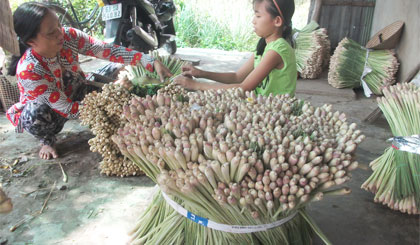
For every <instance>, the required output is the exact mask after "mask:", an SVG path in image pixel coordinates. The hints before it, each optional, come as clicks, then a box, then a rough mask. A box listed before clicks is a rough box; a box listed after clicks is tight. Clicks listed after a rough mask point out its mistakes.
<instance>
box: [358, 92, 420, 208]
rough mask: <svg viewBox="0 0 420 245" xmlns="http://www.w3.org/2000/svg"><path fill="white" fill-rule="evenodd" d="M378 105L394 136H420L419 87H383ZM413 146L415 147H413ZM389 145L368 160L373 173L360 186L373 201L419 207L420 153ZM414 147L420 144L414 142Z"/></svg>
mask: <svg viewBox="0 0 420 245" xmlns="http://www.w3.org/2000/svg"><path fill="white" fill-rule="evenodd" d="M383 92H384V97H381V98H378V104H379V107H380V108H381V110H382V112H383V113H384V115H385V118H386V119H387V121H388V123H389V125H390V127H391V131H392V134H393V135H394V136H403V137H408V136H412V135H420V89H419V88H418V87H416V86H415V85H414V84H397V85H395V86H391V87H388V88H385V89H384V90H383ZM414 147H416V146H414ZM396 148H397V147H396V146H394V147H388V148H387V149H386V150H385V153H384V154H383V155H382V156H380V157H379V158H377V159H375V160H374V161H372V162H371V163H370V166H371V167H372V170H373V174H372V175H371V176H370V177H369V178H368V179H367V180H366V182H365V183H363V185H362V188H363V189H365V190H368V191H371V192H373V193H374V194H375V199H374V200H375V202H380V203H382V204H384V205H387V206H388V207H389V208H391V209H394V210H399V211H400V212H403V213H408V214H419V213H420V212H419V210H420V177H419V173H420V155H419V154H418V153H417V154H416V153H412V152H407V151H403V150H397V149H396ZM417 148H420V144H419V143H417Z"/></svg>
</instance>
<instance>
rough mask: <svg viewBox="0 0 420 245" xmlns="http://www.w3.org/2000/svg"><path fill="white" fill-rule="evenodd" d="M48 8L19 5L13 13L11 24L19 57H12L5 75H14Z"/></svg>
mask: <svg viewBox="0 0 420 245" xmlns="http://www.w3.org/2000/svg"><path fill="white" fill-rule="evenodd" d="M48 11H49V8H48V7H47V6H46V5H45V4H42V3H37V2H27V3H23V4H21V5H20V6H19V7H18V8H17V9H16V11H15V12H14V13H13V24H14V26H15V32H16V34H17V36H18V40H19V49H20V56H16V55H13V56H12V60H11V62H10V65H9V68H8V69H7V73H8V74H9V75H11V76H14V75H16V67H17V64H18V62H19V60H20V58H21V57H22V55H23V54H24V53H25V51H26V50H27V49H28V48H29V45H28V44H27V42H28V41H29V40H31V39H32V38H34V37H36V35H37V34H38V32H39V30H40V28H41V22H42V19H43V18H44V17H45V16H46V15H47V13H48Z"/></svg>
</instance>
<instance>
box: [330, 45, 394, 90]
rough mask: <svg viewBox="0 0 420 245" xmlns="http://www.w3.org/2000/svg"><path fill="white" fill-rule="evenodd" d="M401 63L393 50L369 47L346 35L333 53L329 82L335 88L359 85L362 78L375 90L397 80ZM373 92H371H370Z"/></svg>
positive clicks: (381, 88) (369, 87) (370, 88)
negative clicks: (370, 48) (371, 48)
mask: <svg viewBox="0 0 420 245" xmlns="http://www.w3.org/2000/svg"><path fill="white" fill-rule="evenodd" d="M398 67H399V63H398V60H397V57H396V55H395V52H394V51H393V50H369V49H366V48H364V47H362V46H361V45H360V44H358V43H357V42H355V41H353V40H351V39H348V38H344V39H343V40H342V41H341V42H340V43H339V44H338V46H337V48H336V50H335V52H334V54H333V56H332V57H331V62H330V70H329V73H328V83H329V84H331V86H333V87H335V88H357V87H361V86H362V80H363V81H365V82H366V85H367V87H368V88H365V87H364V88H363V89H364V90H365V94H367V95H368V90H371V91H372V93H373V94H376V95H382V90H383V89H384V88H385V87H387V86H390V85H392V84H394V83H395V81H396V80H395V77H396V73H397V71H398ZM369 96H370V95H369Z"/></svg>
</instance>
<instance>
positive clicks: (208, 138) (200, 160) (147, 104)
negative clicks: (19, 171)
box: [112, 89, 364, 244]
mask: <svg viewBox="0 0 420 245" xmlns="http://www.w3.org/2000/svg"><path fill="white" fill-rule="evenodd" d="M174 98H176V96H174V95H173V94H170V93H163V92H162V93H158V95H156V96H153V97H146V98H133V99H132V101H131V104H130V105H127V106H125V108H124V116H125V118H126V119H127V120H128V121H129V123H127V124H126V125H125V127H123V128H120V129H119V130H118V135H116V136H113V138H112V139H113V141H114V142H115V143H116V144H117V145H118V147H119V148H120V150H121V152H122V153H123V154H124V155H125V156H127V157H128V158H129V159H131V160H132V161H133V162H134V163H136V164H137V165H138V166H139V167H140V169H141V170H143V171H144V172H145V173H146V174H147V175H148V176H149V177H150V178H151V179H152V180H153V181H154V182H156V183H157V184H158V185H159V187H160V189H161V190H162V191H163V192H165V193H166V194H168V195H170V196H171V198H172V199H174V200H176V201H177V202H178V203H179V204H180V205H182V206H183V207H184V208H185V209H187V210H189V211H190V212H192V213H194V214H196V215H199V216H202V217H205V218H208V219H210V220H212V221H215V222H218V223H222V224H228V225H245V226H247V225H248V226H249V225H260V224H269V223H273V222H274V221H277V220H279V219H283V218H286V217H288V216H289V215H293V214H295V213H297V214H296V216H294V218H292V219H291V220H290V221H289V222H287V223H286V224H284V225H282V226H279V227H276V228H272V229H269V230H267V231H263V232H255V233H249V234H236V233H229V232H222V231H217V230H212V229H209V228H205V227H203V226H200V225H198V224H195V223H193V222H192V221H190V220H188V219H186V218H184V217H182V216H181V215H180V214H178V213H176V212H174V211H173V210H171V209H172V208H171V207H168V205H167V204H166V203H165V201H164V200H163V199H162V196H161V194H160V193H158V194H157V195H156V196H155V198H154V201H153V202H152V203H151V205H150V207H149V208H148V209H147V211H146V212H145V213H144V215H143V216H142V218H141V219H140V220H139V223H138V225H137V226H136V228H135V229H134V231H133V243H135V244H137V243H138V244H163V243H164V244H185V243H186V244H190V243H194V244H223V243H226V244H228V243H239V244H248V243H251V244H255V243H257V244H260V243H261V244H289V243H295V244H309V243H310V242H311V234H312V233H313V232H314V231H315V232H316V233H317V234H319V235H320V237H321V238H322V239H323V240H324V241H325V242H326V243H329V241H328V239H327V238H326V237H325V236H324V235H322V232H320V230H319V229H318V228H317V227H316V225H315V224H314V222H313V221H312V220H311V218H310V217H309V216H308V215H307V214H306V212H305V206H306V205H308V204H309V203H310V202H312V201H317V200H321V199H322V198H323V196H324V195H328V194H331V195H333V194H347V193H349V190H348V189H347V188H341V189H335V190H331V187H334V186H337V185H341V184H343V183H344V182H346V181H348V180H349V179H350V177H351V174H350V173H349V171H351V170H353V169H355V168H357V165H358V163H357V162H356V161H355V160H354V158H355V156H354V152H355V150H356V147H357V144H359V143H360V142H361V141H362V140H363V139H364V135H362V134H361V132H360V130H356V124H354V123H353V124H348V123H347V122H346V117H345V115H344V114H342V113H341V114H340V113H339V112H333V111H332V107H331V105H324V106H322V107H318V108H315V107H314V106H312V105H310V103H308V102H304V101H300V100H297V99H295V98H290V97H289V96H288V95H277V96H271V95H270V96H268V97H263V96H260V95H259V96H256V95H255V93H254V92H250V93H249V92H246V93H244V92H243V91H242V90H241V89H230V90H218V91H205V92H201V91H200V92H196V93H189V94H188V101H180V100H178V99H176V100H174ZM154 217H157V218H156V219H155V218H154Z"/></svg>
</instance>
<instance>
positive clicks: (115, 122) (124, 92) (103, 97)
mask: <svg viewBox="0 0 420 245" xmlns="http://www.w3.org/2000/svg"><path fill="white" fill-rule="evenodd" d="M151 55H152V56H153V57H154V58H155V59H157V60H160V61H161V62H162V63H163V64H164V65H165V66H166V67H168V68H169V70H170V71H171V73H172V74H174V75H178V74H180V73H181V66H182V65H183V64H184V63H185V62H183V61H181V60H179V59H178V58H175V57H172V56H159V54H158V53H157V52H156V51H155V52H153V53H152V54H151ZM119 78H120V81H121V84H105V85H104V86H103V87H102V91H100V92H96V91H95V92H93V93H90V94H88V95H86V97H85V98H84V100H83V107H81V109H80V118H81V120H82V123H83V124H84V125H88V126H89V128H90V129H91V130H92V132H93V134H94V135H95V137H94V138H92V139H90V140H89V145H90V150H91V151H92V152H98V153H100V154H101V155H102V161H101V163H100V169H101V173H104V174H106V175H108V176H111V175H116V176H120V177H124V176H133V175H134V176H135V175H143V172H142V171H140V169H139V168H138V167H137V165H135V164H133V163H132V162H131V161H130V160H129V159H127V158H125V157H124V156H123V155H122V154H121V152H120V151H119V149H118V147H117V146H116V145H115V144H114V143H113V142H112V140H111V136H112V135H114V134H115V133H116V132H117V130H118V128H120V127H122V126H123V125H124V124H125V123H126V120H125V119H124V118H121V116H122V114H123V106H124V105H127V104H128V102H129V101H130V100H131V97H132V96H133V95H138V96H142V97H144V96H147V95H153V94H156V91H157V90H158V89H160V88H164V89H166V90H171V89H175V90H176V87H174V86H168V83H164V84H162V83H160V81H159V80H158V78H159V76H158V75H157V73H156V72H150V71H147V70H146V69H145V68H144V67H143V66H141V65H140V64H138V65H136V66H126V67H125V69H124V70H123V71H121V72H120V74H119Z"/></svg>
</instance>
